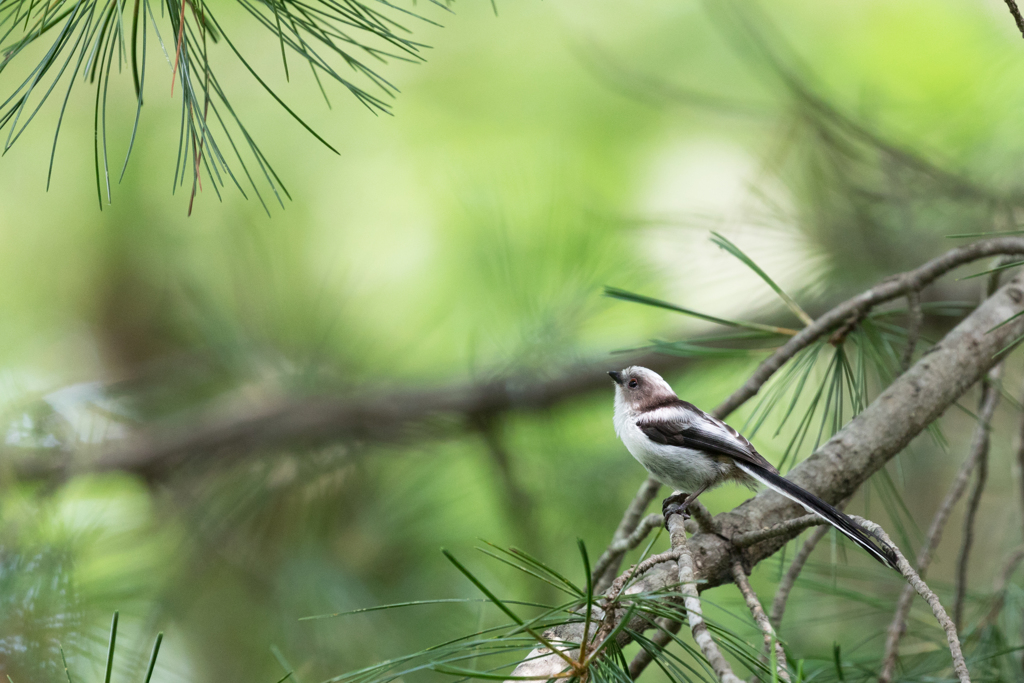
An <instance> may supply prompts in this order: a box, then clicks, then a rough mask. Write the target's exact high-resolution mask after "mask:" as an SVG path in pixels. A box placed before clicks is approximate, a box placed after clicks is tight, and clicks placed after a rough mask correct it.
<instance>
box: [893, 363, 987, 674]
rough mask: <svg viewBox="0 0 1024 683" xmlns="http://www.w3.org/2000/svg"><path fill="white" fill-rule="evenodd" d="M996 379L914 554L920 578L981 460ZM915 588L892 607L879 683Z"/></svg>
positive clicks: (896, 646) (897, 642)
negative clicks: (967, 448)
mask: <svg viewBox="0 0 1024 683" xmlns="http://www.w3.org/2000/svg"><path fill="white" fill-rule="evenodd" d="M998 378H999V366H996V367H995V368H993V369H992V370H991V371H989V375H988V379H989V381H988V382H985V383H983V384H982V394H981V403H982V406H981V414H980V415H979V418H978V425H977V427H976V428H975V430H974V439H973V440H972V442H971V450H970V452H969V454H968V456H967V458H966V459H965V460H964V462H963V465H961V466H960V471H959V472H958V473H957V475H956V479H954V480H953V484H952V485H951V486H950V487H949V492H948V493H947V494H946V497H945V499H943V501H942V504H941V505H939V509H938V510H936V512H935V517H933V518H932V523H931V526H930V527H929V528H928V535H927V537H926V538H925V542H924V545H922V546H921V549H920V550H919V551H918V553H917V562H916V564H917V571H918V573H919V574H920V575H921V576H924V574H925V573H926V572H927V571H928V565H929V564H931V561H932V553H933V552H935V548H937V547H938V545H939V541H940V540H941V538H942V531H943V529H945V527H946V522H947V521H948V520H949V516H950V514H952V512H953V506H954V505H956V502H957V501H958V500H960V497H961V496H962V495H963V494H964V490H965V489H966V488H967V483H968V482H969V481H970V478H971V472H973V471H974V468H975V467H976V466H977V464H978V462H979V461H980V460H981V459H982V457H984V454H985V453H987V452H988V441H989V433H988V426H989V423H990V422H991V421H992V415H993V413H995V410H996V406H997V405H998V404H999V391H997V390H996V387H995V385H994V383H995V382H996V381H998ZM915 588H916V586H914V585H913V584H912V583H911V584H910V585H907V586H904V587H903V592H902V593H900V598H899V602H897V604H896V613H895V614H894V615H893V618H892V623H891V624H889V631H888V635H887V636H886V639H885V654H884V655H883V657H882V673H881V674H879V676H878V681H879V683H889V681H891V680H892V677H893V674H894V673H895V671H896V657H897V655H898V653H899V645H900V639H901V638H902V637H903V634H904V633H905V632H906V630H907V615H908V614H909V613H910V602H911V600H913V597H914V589H915ZM919 592H920V591H919ZM953 630H954V633H955V632H956V628H955V627H954V629H953Z"/></svg>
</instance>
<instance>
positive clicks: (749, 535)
mask: <svg viewBox="0 0 1024 683" xmlns="http://www.w3.org/2000/svg"><path fill="white" fill-rule="evenodd" d="M820 524H828V522H826V521H825V520H824V519H822V518H821V517H818V516H817V515H804V516H803V517H796V518H795V519H789V520H786V521H785V522H779V523H778V524H773V525H772V526H770V527H765V528H764V529H757V530H756V531H747V532H745V533H742V534H736V535H735V536H733V537H732V544H733V545H734V546H736V547H737V548H746V547H748V546H752V545H754V544H755V543H760V542H761V541H765V540H768V539H769V538H775V537H776V536H792V535H795V534H796V533H799V532H801V531H803V530H804V529H806V528H807V527H811V526H818V525H820Z"/></svg>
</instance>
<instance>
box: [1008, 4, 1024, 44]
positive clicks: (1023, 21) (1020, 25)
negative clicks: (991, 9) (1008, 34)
mask: <svg viewBox="0 0 1024 683" xmlns="http://www.w3.org/2000/svg"><path fill="white" fill-rule="evenodd" d="M1005 2H1006V6H1007V7H1008V8H1009V9H1010V14H1011V15H1013V23H1015V24H1017V30H1018V31H1020V34H1021V35H1022V36H1024V17H1022V16H1021V15H1020V8H1019V7H1017V1H1016V0H1005Z"/></svg>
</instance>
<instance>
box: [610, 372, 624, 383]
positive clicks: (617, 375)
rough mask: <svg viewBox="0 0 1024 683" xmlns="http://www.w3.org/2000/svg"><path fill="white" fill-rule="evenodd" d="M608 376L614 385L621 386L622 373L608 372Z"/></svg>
mask: <svg viewBox="0 0 1024 683" xmlns="http://www.w3.org/2000/svg"><path fill="white" fill-rule="evenodd" d="M608 376H609V377H611V378H612V379H613V380H615V383H616V384H618V385H619V386H622V373H621V372H619V371H618V370H609V371H608Z"/></svg>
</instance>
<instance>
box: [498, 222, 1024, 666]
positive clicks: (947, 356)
mask: <svg viewBox="0 0 1024 683" xmlns="http://www.w3.org/2000/svg"><path fill="white" fill-rule="evenodd" d="M1013 246H1014V248H1018V249H1021V248H1024V240H1015V241H1014V242H1013ZM1003 247H1006V244H1003ZM972 253H974V254H977V253H978V252H977V251H972ZM1022 253H1024V252H1022ZM982 255H986V254H982ZM946 263H948V261H947V262H946ZM915 272H917V271H915ZM931 272H934V271H931ZM899 295H900V294H896V296H899ZM1022 310H1024V288H1022V281H1021V279H1020V278H1019V277H1018V278H1014V279H1013V280H1011V281H1010V282H1009V283H1007V284H1006V285H1004V286H1003V287H1002V288H1000V289H999V291H997V292H996V293H995V294H994V295H993V296H991V297H990V298H988V299H987V300H986V301H985V302H983V303H982V304H981V305H980V306H978V308H976V309H975V310H974V311H973V312H972V313H971V314H970V315H968V316H967V317H966V318H964V319H963V320H962V321H961V322H960V323H959V324H958V325H957V326H956V327H955V328H954V329H953V330H951V331H950V332H949V333H948V334H947V335H946V336H945V337H944V338H943V339H942V340H941V341H940V342H939V343H938V344H936V345H935V346H934V347H933V348H932V350H931V352H930V353H928V354H926V355H925V356H924V357H922V358H921V359H919V360H918V361H917V363H915V364H914V365H913V366H912V367H911V368H910V369H909V370H908V371H907V372H906V373H904V374H903V375H901V376H899V377H897V378H896V379H895V380H894V381H893V383H892V384H890V385H889V386H888V387H887V388H886V389H885V390H884V391H883V392H882V393H881V394H880V395H879V396H878V397H877V398H876V399H875V400H874V401H872V402H871V404H870V405H868V406H867V408H865V409H864V411H863V412H861V414H860V415H858V416H857V417H856V418H854V419H853V420H851V421H850V422H849V423H847V424H846V425H845V426H844V427H843V428H842V429H841V430H840V431H839V432H838V433H837V434H835V435H834V436H833V437H832V438H831V439H829V441H828V442H827V443H825V444H824V445H822V446H821V447H820V448H819V449H818V450H817V451H816V452H815V453H814V454H813V455H811V456H810V457H809V458H807V459H806V460H805V461H804V462H802V463H800V464H799V465H798V466H797V467H794V468H793V469H792V470H791V471H790V473H789V475H788V478H789V479H790V480H791V481H793V482H794V483H795V484H797V485H798V486H801V487H803V488H805V489H807V490H809V491H811V492H812V493H814V494H816V495H817V496H819V497H820V498H822V499H824V500H825V501H828V502H831V503H835V502H836V501H839V500H842V499H844V498H847V497H849V496H850V495H851V494H852V493H853V492H854V491H856V489H857V488H858V487H859V486H860V485H861V484H862V483H863V482H864V481H866V480H867V479H868V478H869V477H870V476H871V475H872V474H874V473H875V472H877V471H878V470H879V469H881V468H882V466H884V465H885V463H886V462H888V461H889V459H891V458H892V457H893V456H895V455H896V454H897V453H898V452H899V451H901V450H902V449H903V448H904V447H905V446H906V445H907V444H908V443H909V442H910V441H911V439H913V438H914V437H915V436H917V435H918V434H920V433H921V432H922V431H923V430H924V429H925V428H926V427H927V426H928V425H929V424H931V423H932V422H933V421H934V420H935V419H937V418H938V417H939V415H941V414H942V412H943V411H945V410H946V409H947V408H949V407H950V406H951V405H953V403H954V402H955V401H957V400H958V399H959V398H960V397H961V396H962V395H963V394H964V392H966V391H967V389H968V388H970V387H971V386H972V385H974V384H975V383H977V382H978V381H979V380H980V379H981V378H982V377H983V376H984V374H985V373H986V372H987V371H988V369H989V368H990V367H991V366H992V365H993V364H994V363H995V361H996V359H995V358H994V356H995V354H996V352H998V351H999V350H1000V349H1003V348H1004V347H1005V346H1007V345H1009V344H1012V343H1013V342H1015V341H1016V340H1017V338H1018V337H1020V336H1021V335H1022V334H1024V316H1022V317H1020V318H1017V319H1015V320H1013V321H1011V322H1009V323H1007V324H1005V325H1002V326H1001V327H998V328H996V326H997V325H999V324H1000V323H1002V322H1004V321H1006V320H1008V319H1009V318H1010V317H1011V316H1013V315H1015V314H1017V313H1020V312H1021V311H1022ZM841 320H842V318H840V319H839V322H841ZM993 328H996V329H993ZM802 515H803V509H802V508H800V507H799V506H798V505H796V504H795V503H793V502H791V501H789V499H787V498H785V497H783V496H781V495H779V494H777V493H775V492H774V491H770V490H765V491H761V492H760V493H759V494H758V495H757V496H755V497H754V498H752V499H750V500H748V501H746V502H745V503H743V504H742V505H740V506H739V507H737V508H736V509H734V510H732V511H730V512H725V513H722V514H720V515H718V516H717V517H715V522H716V523H717V524H719V525H720V527H721V529H722V531H721V535H718V534H712V533H706V532H701V533H698V534H696V535H694V536H693V537H692V538H691V539H689V541H688V543H687V545H688V549H689V551H690V552H691V554H692V557H693V561H694V571H695V576H696V577H697V578H698V579H700V580H702V583H701V584H700V585H699V589H700V590H703V589H706V588H711V587H714V586H717V585H720V584H722V583H726V582H731V581H732V577H731V563H732V559H733V557H734V553H736V552H737V549H736V548H735V546H733V545H732V543H730V542H729V541H727V540H726V538H731V537H733V536H736V535H737V534H741V533H745V532H749V531H753V530H757V529H762V528H766V527H770V526H773V525H775V524H778V523H780V522H783V521H786V520H788V519H792V518H794V517H798V516H802ZM637 519H638V520H639V515H638V516H637ZM794 533H795V532H794ZM723 536H724V538H723ZM789 537H790V536H786V535H783V536H778V537H774V538H769V539H766V540H764V541H762V542H760V543H757V544H755V545H752V546H750V547H748V548H744V549H742V550H741V551H740V553H741V558H742V559H743V561H744V563H745V564H746V566H750V567H753V566H755V565H756V564H757V563H758V562H760V561H761V560H763V559H765V558H767V557H769V556H771V555H772V554H773V553H775V552H776V551H777V550H778V549H779V548H781V547H782V546H783V545H784V544H785V543H786V542H787V541H788V540H789ZM661 566H663V565H659V567H661ZM653 571H654V570H652V572H648V573H647V574H645V575H644V577H643V578H644V586H645V587H646V588H648V589H651V590H663V589H665V588H667V587H669V586H670V585H673V584H674V583H675V582H677V581H678V576H677V575H676V576H672V572H666V571H661V572H660V574H659V575H660V576H661V577H662V578H661V580H662V581H664V583H661V584H660V585H659V584H658V583H657V581H656V580H653V579H654V577H653ZM650 626H651V624H650V622H649V621H646V622H643V626H642V628H650ZM566 629H568V625H567V626H566V627H561V626H559V627H555V629H553V631H556V632H557V633H556V634H554V635H553V636H552V638H553V639H555V638H560V637H562V636H561V635H559V634H562V633H568V630H566ZM578 638H579V636H578V635H577V640H576V641H575V642H579V641H578ZM563 639H565V640H572V638H571V637H566V638H563ZM531 671H532V672H533V673H534V674H536V673H537V672H538V669H537V668H532V669H531ZM514 673H515V675H520V668H519V667H517V669H516V671H515V672H514ZM552 675H553V674H552Z"/></svg>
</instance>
